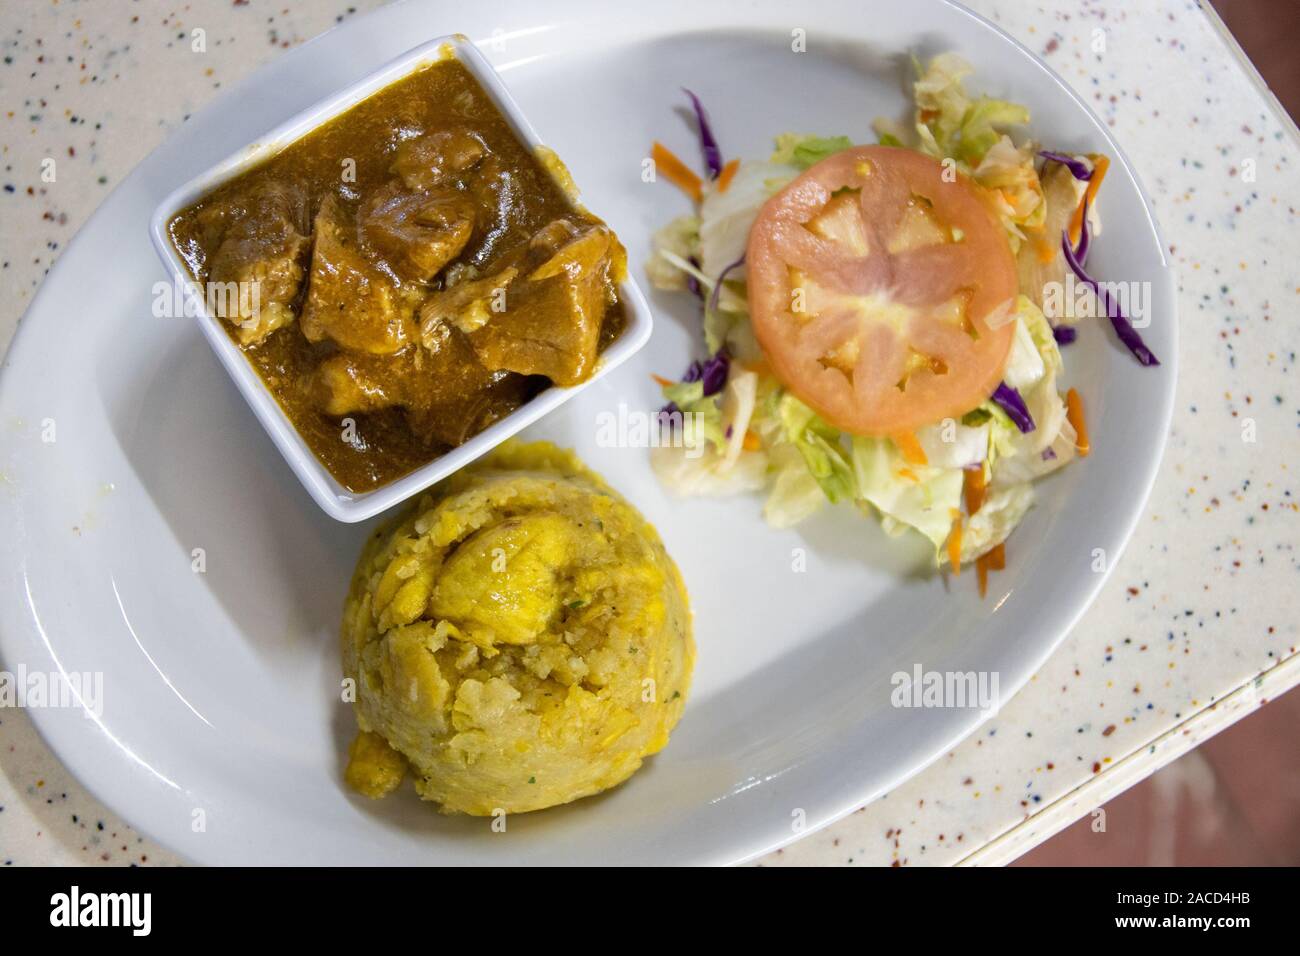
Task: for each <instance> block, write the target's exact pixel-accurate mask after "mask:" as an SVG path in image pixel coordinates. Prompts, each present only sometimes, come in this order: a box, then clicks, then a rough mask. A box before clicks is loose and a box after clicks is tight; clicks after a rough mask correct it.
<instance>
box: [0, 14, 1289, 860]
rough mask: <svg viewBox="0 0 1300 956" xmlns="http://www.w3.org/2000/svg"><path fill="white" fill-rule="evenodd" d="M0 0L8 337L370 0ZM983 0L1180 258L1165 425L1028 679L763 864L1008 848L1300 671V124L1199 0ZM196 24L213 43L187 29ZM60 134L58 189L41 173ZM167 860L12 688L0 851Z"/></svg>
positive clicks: (2, 274)
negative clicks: (239, 86) (860, 804)
mask: <svg viewBox="0 0 1300 956" xmlns="http://www.w3.org/2000/svg"><path fill="white" fill-rule="evenodd" d="M0 2H2V3H3V9H4V16H3V18H0V23H2V24H3V25H2V26H0V55H2V56H3V63H0V190H2V191H0V293H2V294H0V344H3V343H7V342H8V340H9V338H10V337H11V336H12V334H13V332H14V329H15V328H16V327H17V324H18V322H19V319H20V316H21V315H22V313H23V312H24V311H25V309H26V307H27V303H28V302H29V301H30V299H31V296H32V293H33V291H34V290H35V288H36V287H37V286H38V285H39V284H40V282H41V280H42V278H43V277H44V275H45V273H46V271H47V269H48V268H49V266H50V264H51V263H52V262H53V261H54V259H55V258H57V256H58V255H59V252H60V250H61V249H62V248H63V246H64V245H66V243H67V242H68V240H69V239H70V238H71V237H72V235H73V234H74V233H75V232H76V230H77V228H78V227H79V226H80V225H81V223H82V222H83V221H84V220H85V219H86V218H87V217H88V216H89V215H90V214H91V213H92V212H93V211H94V209H95V207H96V206H97V205H98V204H99V202H100V201H101V200H102V199H103V197H104V196H106V195H107V194H108V191H109V190H110V189H111V188H112V187H113V186H114V185H115V184H116V183H118V182H119V181H120V180H121V179H122V178H123V177H124V176H125V175H126V173H127V172H128V171H129V170H130V169H131V168H132V167H133V166H134V164H135V163H137V162H138V161H139V160H140V159H141V158H142V157H143V156H144V155H145V154H146V153H147V152H148V151H149V150H150V149H152V148H153V147H154V146H155V145H157V143H158V142H160V141H161V140H162V139H163V138H164V137H165V136H166V135H167V133H168V132H169V131H170V130H172V129H173V128H175V127H176V126H177V125H178V124H180V123H182V122H183V121H184V120H185V118H186V116H187V115H188V114H189V113H191V112H192V111H194V110H196V109H198V108H199V107H201V106H202V105H203V104H204V103H205V102H206V101H207V100H208V99H209V98H210V97H212V96H213V95H214V94H215V93H216V91H218V90H219V89H220V88H221V87H222V86H223V85H225V84H227V83H229V82H232V81H233V80H235V79H237V78H240V77H242V76H244V75H245V74H247V73H248V72H250V71H252V70H253V69H254V68H256V67H257V66H258V65H260V64H261V63H263V62H265V61H266V60H267V59H269V58H271V57H273V56H275V55H276V54H277V53H278V52H279V51H280V50H282V49H283V48H286V47H290V46H293V45H296V44H298V43H301V42H302V41H303V40H305V39H307V38H310V37H311V36H313V35H315V34H316V33H318V32H320V31H322V30H324V29H326V28H328V27H330V26H333V25H334V23H335V22H337V21H339V20H342V19H345V18H347V17H349V16H353V15H358V14H361V13H364V12H365V11H366V10H367V9H370V8H371V7H373V6H376V5H377V3H376V0H352V2H351V3H348V2H347V0H341V2H339V3H337V4H334V3H329V2H318V3H312V4H292V5H290V4H284V3H266V2H262V0H203V2H200V0H191V2H189V3H172V2H155V0H137V2H131V0H116V2H109V0H96V2H93V3H92V2H75V0H27V2H22V3H18V2H15V0H0ZM970 5H971V6H972V7H974V8H975V9H976V10H977V11H979V12H980V13H983V14H984V15H986V16H988V17H990V18H991V19H993V20H995V21H996V22H998V23H999V24H1000V25H1001V26H1003V27H1004V28H1005V29H1007V30H1008V31H1009V32H1011V33H1012V34H1014V35H1015V36H1017V37H1019V38H1020V39H1021V40H1022V41H1024V42H1025V43H1027V44H1028V45H1029V46H1030V47H1031V48H1033V49H1034V50H1036V51H1037V52H1039V53H1040V54H1041V55H1043V56H1044V57H1045V58H1046V59H1047V61H1048V62H1049V63H1051V64H1052V65H1053V66H1054V67H1055V68H1056V70H1057V71H1058V72H1060V73H1061V74H1062V75H1063V76H1064V77H1065V79H1066V80H1067V81H1068V82H1070V83H1072V84H1073V85H1074V86H1075V87H1076V89H1078V90H1079V91H1080V92H1082V93H1083V94H1084V95H1085V96H1087V97H1088V98H1089V99H1090V100H1091V101H1092V102H1093V105H1094V108H1095V109H1097V111H1098V112H1099V113H1100V115H1101V116H1102V117H1103V118H1104V119H1105V120H1106V121H1107V122H1108V123H1109V124H1110V125H1111V126H1112V127H1113V129H1114V131H1115V134H1116V136H1117V137H1118V139H1119V140H1120V142H1122V143H1123V144H1124V147H1125V149H1126V151H1127V153H1128V155H1129V157H1130V158H1131V159H1132V161H1133V162H1134V164H1135V165H1136V166H1137V169H1138V171H1139V173H1140V174H1141V176H1142V179H1143V182H1144V184H1145V185H1146V187H1147V188H1148V190H1149V191H1150V193H1151V195H1152V198H1153V200H1154V202H1155V206H1156V211H1157V214H1158V215H1159V217H1160V219H1161V222H1162V224H1163V225H1164V228H1165V232H1166V235H1167V236H1168V237H1169V238H1170V239H1171V240H1172V245H1171V247H1170V249H1171V253H1172V256H1173V259H1174V261H1175V263H1176V264H1177V268H1178V272H1179V278H1180V281H1181V288H1180V302H1179V311H1180V321H1181V323H1182V330H1181V332H1182V355H1181V356H1180V359H1181V368H1180V380H1179V385H1178V397H1177V402H1176V407H1175V417H1174V424H1173V430H1172V433H1171V436H1170V440H1169V446H1168V450H1167V451H1166V454H1165V459H1164V464H1163V467H1162V469H1161V472H1160V476H1159V478H1158V480H1157V482H1156V486H1155V489H1154V491H1153V493H1152V496H1151V501H1150V504H1149V506H1148V508H1147V513H1146V515H1145V517H1144V519H1143V520H1142V522H1141V524H1140V525H1139V527H1138V530H1137V531H1136V533H1135V534H1134V537H1133V539H1132V541H1131V543H1130V544H1129V546H1128V549H1127V551H1126V552H1125V554H1124V557H1123V559H1122V560H1121V562H1120V564H1119V565H1118V567H1117V568H1116V569H1115V572H1114V574H1113V576H1112V578H1111V580H1110V582H1109V583H1108V585H1107V587H1106V588H1105V590H1103V591H1102V593H1101V595H1100V597H1099V598H1098V600H1097V602H1096V603H1095V605H1094V606H1093V607H1092V608H1091V610H1090V611H1089V612H1088V613H1087V614H1086V615H1085V617H1084V618H1083V620H1082V621H1081V623H1080V624H1079V626H1078V627H1077V628H1076V629H1075V631H1074V633H1073V634H1072V635H1071V636H1070V637H1069V638H1068V639H1067V640H1066V641H1065V643H1064V644H1063V645H1062V646H1061V648H1060V649H1059V650H1058V651H1057V653H1056V654H1055V655H1054V656H1053V657H1052V659H1051V660H1050V661H1049V662H1048V664H1047V665H1046V666H1045V667H1044V668H1043V669H1042V670H1041V671H1040V672H1039V673H1038V674H1037V675H1036V676H1035V678H1034V679H1033V681H1032V682H1031V683H1030V685H1029V686H1028V687H1026V688H1025V689H1024V690H1023V691H1021V693H1020V694H1018V695H1017V696H1016V697H1015V698H1014V699H1013V700H1012V701H1011V702H1010V703H1009V704H1008V705H1007V706H1006V707H1005V708H1004V709H1003V710H1002V711H1001V712H1000V713H999V714H998V715H997V717H996V718H994V719H993V720H991V721H990V722H988V723H987V724H985V725H984V726H983V727H982V728H981V730H980V731H979V732H978V734H977V736H975V737H972V738H970V739H968V740H966V741H965V742H964V743H962V744H961V745H960V746H958V747H957V748H956V749H955V750H953V751H952V752H951V753H949V754H947V755H945V756H944V757H942V758H940V759H939V760H938V761H937V762H935V763H934V764H932V765H931V766H930V767H929V768H928V769H927V770H925V771H924V772H922V773H921V774H919V775H918V776H916V777H915V778H913V779H912V780H911V781H909V782H908V783H907V784H905V785H904V786H902V787H901V788H899V789H898V790H896V791H894V792H892V793H890V794H889V795H887V796H886V797H883V798H881V799H879V800H877V801H875V802H874V803H872V804H870V805H868V806H867V807H864V808H863V809H861V810H859V811H858V812H857V813H856V814H854V815H852V816H851V817H849V818H848V819H846V820H844V821H841V822H840V823H839V824H837V825H835V826H833V827H831V828H829V829H827V830H825V831H823V832H821V833H817V834H813V835H811V836H809V837H807V838H805V839H804V840H802V841H800V842H799V843H797V844H795V845H793V846H791V847H789V848H787V849H786V850H784V851H781V852H779V853H777V854H773V855H772V856H770V857H768V858H767V859H766V860H764V861H763V862H765V863H797V864H813V863H817V864H822V863H825V864H836V863H854V864H902V865H916V864H948V863H958V862H968V863H1002V862H1006V861H1009V860H1011V859H1014V858H1015V857H1016V856H1018V855H1019V854H1021V853H1023V852H1025V850H1027V849H1029V848H1030V847H1032V846H1033V845H1034V844H1036V843H1037V842H1039V841H1041V840H1043V839H1045V838H1046V837H1048V836H1050V835H1051V834H1052V833H1055V832H1056V831H1057V830H1059V829H1061V828H1062V827H1064V826H1066V825H1067V824H1069V823H1070V822H1072V821H1074V820H1076V819H1078V818H1080V817H1082V816H1085V815H1087V814H1088V813H1090V812H1091V811H1092V810H1093V809H1095V808H1096V807H1098V806H1099V805H1100V804H1102V803H1104V802H1105V801H1106V800H1107V799H1108V798H1109V797H1111V796H1113V795H1114V794H1116V793H1118V792H1119V791H1121V790H1123V789H1124V788H1125V787H1128V786H1130V785H1131V784H1133V783H1134V782H1136V781H1137V780H1139V779H1141V778H1142V777H1144V776H1146V775H1148V774H1150V773H1152V772H1153V771H1154V770H1156V769H1157V768H1159V767H1160V766H1162V765H1164V764H1165V763H1167V762H1168V761H1170V760H1172V759H1174V758H1175V757H1177V756H1178V755H1179V754H1181V753H1184V752H1185V751H1187V750H1188V749H1190V748H1191V747H1194V746H1195V745H1196V744H1197V743H1198V742H1199V741H1201V740H1204V739H1205V738H1206V737H1207V736H1209V735H1211V734H1213V733H1215V732H1216V731H1218V730H1220V729H1222V728H1223V727H1224V726H1226V725H1227V724H1229V723H1231V722H1232V721H1234V720H1237V719H1239V718H1240V717H1242V716H1244V715H1246V714H1247V713H1249V712H1250V711H1251V710H1252V709H1254V708H1255V707H1258V706H1260V705H1262V704H1264V703H1265V702H1266V701H1267V700H1268V699H1270V698H1272V697H1275V696H1277V695H1278V694H1280V693H1282V692H1283V691H1284V690H1286V689H1288V688H1290V687H1292V686H1293V685H1295V684H1296V683H1298V682H1300V655H1297V646H1298V645H1300V637H1298V636H1297V633H1298V631H1300V624H1298V623H1297V622H1298V621H1300V614H1297V610H1300V597H1298V595H1300V576H1298V574H1297V573H1298V572H1300V562H1298V560H1297V554H1296V541H1297V540H1298V539H1300V534H1298V533H1297V531H1298V529H1300V487H1297V481H1296V476H1295V475H1294V474H1293V472H1292V471H1291V465H1292V463H1293V462H1300V455H1297V451H1300V432H1298V431H1297V430H1298V429H1300V388H1298V387H1297V384H1296V381H1295V376H1296V367H1295V362H1296V356H1295V347H1296V342H1297V341H1298V340H1300V335H1297V328H1298V326H1300V320H1298V319H1297V303H1298V300H1300V267H1297V265H1296V263H1295V258H1294V255H1293V253H1294V250H1295V248H1296V243H1295V230H1296V219H1297V211H1296V210H1297V204H1298V203H1300V186H1298V185H1297V169H1296V167H1297V165H1300V137H1298V136H1297V134H1296V131H1295V128H1294V126H1293V125H1292V124H1290V123H1289V121H1288V120H1286V119H1285V117H1284V116H1283V115H1282V114H1281V112H1280V110H1279V109H1278V107H1277V106H1276V104H1275V103H1274V102H1273V101H1272V100H1271V99H1270V98H1269V97H1267V95H1266V94H1265V93H1263V92H1262V88H1261V86H1260V85H1259V82H1258V80H1257V79H1256V78H1255V77H1254V76H1253V71H1252V70H1251V68H1250V66H1249V64H1248V63H1246V62H1245V61H1244V60H1243V59H1242V58H1241V56H1240V53H1239V52H1238V51H1237V50H1236V48H1235V46H1234V45H1233V44H1232V43H1231V41H1230V40H1227V39H1226V38H1225V35H1224V33H1223V32H1222V30H1221V27H1220V26H1219V25H1218V24H1217V20H1216V19H1215V18H1214V16H1213V14H1211V13H1208V12H1207V11H1205V10H1203V9H1202V8H1201V7H1200V6H1198V4H1196V3H1194V2H1189V0H1145V2H1143V3H1142V4H1140V5H1139V4H1128V3H1121V2H1119V0H1096V2H1079V0H1045V2H1028V0H1014V2H1013V0H974V2H972V3H971V4H970ZM195 26H201V27H202V28H203V29H204V30H205V31H206V39H207V46H208V55H207V56H205V57H203V58H202V59H197V58H194V57H192V56H190V55H189V54H188V51H189V42H190V36H191V34H190V31H191V30H192V29H193V28H194V27H195ZM1098 28H1100V29H1103V30H1105V31H1106V37H1107V44H1106V52H1105V54H1104V55H1101V56H1099V55H1097V54H1095V53H1093V52H1092V50H1091V46H1090V43H1091V40H1092V37H1093V31H1094V30H1095V29H1098ZM162 77H165V78H166V79H165V82H160V78H162ZM51 158H53V159H55V161H56V162H57V164H58V170H59V174H58V189H57V190H51V189H50V188H49V187H48V185H46V184H45V183H44V182H43V180H42V175H41V173H42V168H43V167H42V163H43V162H44V161H46V160H48V159H51ZM1247 168H1249V169H1250V170H1252V171H1253V173H1254V176H1253V181H1251V177H1250V176H1243V172H1244V171H1245V170H1246V169H1247ZM1247 418H1249V419H1252V420H1253V422H1254V428H1255V432H1256V435H1257V440H1256V441H1254V442H1245V441H1243V440H1242V423H1243V420H1245V419H1247ZM174 862H179V860H178V859H177V858H176V857H175V856H174V855H173V854H171V853H170V852H169V851H168V850H166V849H165V848H163V847H159V846H156V845H154V844H152V843H151V842H150V841H149V840H147V839H144V838H142V837H140V836H138V835H137V834H136V833H135V832H134V831H133V830H132V829H131V828H130V827H129V826H128V825H127V824H126V823H125V822H123V821H122V820H120V819H118V818H117V817H115V816H114V815H113V814H111V813H109V812H108V811H107V810H105V809H104V808H103V807H101V806H99V805H98V803H97V802H96V801H95V800H94V798H93V797H91V796H89V795H88V794H87V793H86V792H85V791H84V790H83V789H82V788H81V787H80V786H79V785H78V784H77V782H76V781H75V780H74V779H73V778H72V776H71V775H70V774H69V773H68V772H67V770H65V769H64V768H63V767H62V765H61V764H60V763H59V761H58V760H57V759H56V758H55V757H54V756H53V755H52V754H51V753H50V752H49V750H48V749H47V748H46V747H45V746H44V744H43V743H42V742H41V741H40V739H39V738H38V737H37V736H36V734H35V732H34V730H33V728H32V725H31V723H30V721H29V720H28V719H27V717H26V715H24V714H23V713H22V712H21V711H16V710H0V864H3V865H23V864H39V863H106V864H110V865H112V864H126V863H151V864H152V863H174Z"/></svg>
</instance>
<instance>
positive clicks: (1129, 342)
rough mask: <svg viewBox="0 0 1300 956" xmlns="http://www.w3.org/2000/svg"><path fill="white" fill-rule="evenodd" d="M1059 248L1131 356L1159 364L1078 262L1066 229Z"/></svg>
mask: <svg viewBox="0 0 1300 956" xmlns="http://www.w3.org/2000/svg"><path fill="white" fill-rule="evenodd" d="M1061 249H1062V251H1064V252H1065V261H1066V263H1068V264H1069V266H1070V269H1071V271H1072V272H1074V274H1075V276H1076V277H1077V278H1078V280H1079V281H1080V282H1082V283H1083V284H1084V285H1086V286H1087V287H1088V288H1089V289H1091V290H1092V292H1093V295H1095V296H1096V297H1097V301H1098V302H1100V303H1101V305H1102V308H1104V309H1105V310H1106V316H1107V318H1109V319H1110V324H1111V326H1112V327H1113V328H1114V329H1115V334H1116V335H1118V336H1119V340H1120V341H1121V342H1123V343H1124V345H1125V346H1126V347H1127V348H1128V350H1129V351H1130V352H1132V353H1133V357H1134V358H1136V359H1137V360H1138V362H1140V363H1141V364H1142V365H1146V366H1152V365H1159V364H1160V360H1159V359H1157V358H1156V357H1155V354H1154V353H1153V352H1152V351H1151V350H1150V349H1149V348H1147V346H1146V343H1145V342H1143V341H1142V336H1140V335H1139V334H1138V331H1137V329H1135V328H1133V325H1132V324H1131V323H1130V322H1129V320H1128V319H1126V318H1125V317H1124V313H1123V312H1122V311H1121V310H1120V307H1119V303H1118V302H1116V301H1115V300H1114V299H1112V298H1111V297H1110V293H1108V292H1107V291H1106V290H1105V289H1103V288H1102V287H1101V286H1100V285H1099V284H1098V282H1097V280H1096V279H1094V278H1093V277H1092V276H1090V275H1088V273H1087V272H1085V271H1084V269H1083V264H1082V263H1080V262H1079V259H1078V257H1077V256H1076V255H1075V254H1074V249H1073V248H1072V247H1071V246H1070V232H1069V230H1068V229H1063V230H1061ZM1085 251H1086V250H1085Z"/></svg>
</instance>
